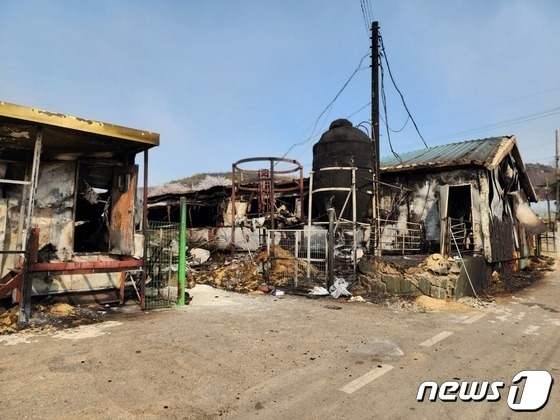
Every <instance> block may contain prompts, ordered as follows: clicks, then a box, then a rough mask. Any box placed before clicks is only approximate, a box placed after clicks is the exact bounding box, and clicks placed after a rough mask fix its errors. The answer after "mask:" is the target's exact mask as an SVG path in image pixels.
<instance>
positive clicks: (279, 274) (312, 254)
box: [266, 230, 327, 289]
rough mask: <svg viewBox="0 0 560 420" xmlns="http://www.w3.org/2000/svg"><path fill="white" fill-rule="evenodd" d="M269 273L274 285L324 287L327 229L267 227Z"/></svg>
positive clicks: (306, 287)
mask: <svg viewBox="0 0 560 420" xmlns="http://www.w3.org/2000/svg"><path fill="white" fill-rule="evenodd" d="M267 256H268V258H267V260H268V261H267V262H268V268H267V273H266V274H267V276H268V277H269V280H271V281H272V282H273V283H274V284H276V285H278V286H284V287H287V288H294V289H309V288H313V287H314V286H323V287H324V286H325V285H326V280H327V231H326V230H311V231H309V230H268V231H267Z"/></svg>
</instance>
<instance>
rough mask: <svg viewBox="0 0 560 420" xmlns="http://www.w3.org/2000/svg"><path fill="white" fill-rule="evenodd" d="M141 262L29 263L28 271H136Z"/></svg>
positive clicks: (140, 266) (141, 264)
mask: <svg viewBox="0 0 560 420" xmlns="http://www.w3.org/2000/svg"><path fill="white" fill-rule="evenodd" d="M142 266H143V261H142V260H125V261H83V262H54V263H40V262H37V263H31V264H29V271H33V272H36V271H60V272H65V274H72V272H73V271H77V270H109V271H110V270H115V271H121V270H138V269H140V268H142Z"/></svg>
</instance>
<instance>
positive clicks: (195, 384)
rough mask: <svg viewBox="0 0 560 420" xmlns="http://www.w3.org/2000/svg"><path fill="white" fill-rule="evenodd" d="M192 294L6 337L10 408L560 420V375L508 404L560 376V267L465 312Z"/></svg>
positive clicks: (35, 413) (54, 412)
mask: <svg viewBox="0 0 560 420" xmlns="http://www.w3.org/2000/svg"><path fill="white" fill-rule="evenodd" d="M192 294H193V295H194V299H193V301H192V302H191V304H190V305H189V306H186V307H183V308H173V309H165V310H157V311H146V312H141V313H137V314H134V315H130V316H126V317H118V318H115V319H113V320H111V321H108V322H105V323H101V324H94V325H89V326H82V327H78V328H73V329H67V330H60V331H53V330H50V331H42V332H35V333H18V334H13V335H10V336H0V390H1V391H0V418H6V419H12V418H76V417H77V416H78V417H87V418H188V419H199V418H200V419H207V418H233V419H257V418H262V419H292V418H293V419H295V418H304V419H325V418H336V419H368V418H395V419H396V418H399V419H400V418H414V419H418V418H461V419H464V418H466V419H478V418H492V419H494V418H500V419H501V418H518V417H529V418H550V419H552V418H558V412H559V411H560V396H559V389H558V386H559V385H558V383H556V384H554V385H553V386H552V390H551V393H550V398H549V400H548V403H547V404H546V405H545V406H544V408H542V409H541V410H540V411H537V412H516V411H513V410H512V409H510V407H509V406H508V403H507V396H508V393H509V392H510V389H511V386H512V379H513V377H514V376H515V375H516V374H517V373H519V372H521V371H527V370H545V371H548V372H549V373H550V374H551V375H552V377H553V378H554V379H556V381H557V382H558V380H559V379H560V355H559V352H558V350H557V349H558V345H559V344H560V334H559V331H560V312H559V311H560V276H559V275H558V273H557V272H554V273H551V274H550V275H549V276H548V277H547V278H546V279H545V280H542V281H541V282H540V283H539V284H537V285H535V286H533V287H531V288H530V289H527V290H525V291H524V292H522V293H519V294H517V295H515V296H512V297H511V298H507V299H504V300H502V301H499V302H497V303H495V304H494V305H492V306H491V307H489V308H486V309H483V310H472V311H471V312H459V313H451V312H434V313H432V312H431V313H424V312H418V311H415V310H411V309H407V308H400V307H398V305H396V306H386V305H372V304H367V303H351V302H343V301H336V300H332V299H319V300H313V299H306V298H303V297H294V296H287V297H285V298H283V299H277V298H274V297H272V296H250V295H239V294H233V293H227V292H224V291H219V290H214V289H210V288H209V287H208V286H196V287H195V288H194V289H193V290H192ZM424 381H433V382H436V383H437V385H438V386H440V385H441V384H442V383H443V382H445V381H454V382H458V383H461V382H468V383H470V382H475V381H476V382H479V383H480V382H483V381H488V382H489V383H492V382H503V383H504V385H503V387H502V388H500V389H499V391H500V395H501V399H500V400H499V401H486V400H484V401H479V402H475V401H469V402H462V401H459V400H458V401H450V402H444V401H441V400H439V398H438V399H437V400H436V401H433V402H432V401H428V398H427V397H426V398H424V400H423V401H418V400H417V393H418V388H419V386H420V384H421V383H422V382H424ZM528 381H529V380H527V383H528ZM523 383H524V382H523V381H522V382H521V383H520V384H518V386H519V387H520V390H524V388H523ZM527 388H528V386H527ZM448 394H449V393H448ZM451 394H453V393H451ZM520 394H521V392H520ZM528 394H529V392H528ZM523 398H525V395H524V397H523ZM516 402H517V403H518V404H519V403H520V400H519V397H518V399H517V400H516ZM516 402H515V401H514V403H516Z"/></svg>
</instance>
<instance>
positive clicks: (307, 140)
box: [282, 51, 370, 158]
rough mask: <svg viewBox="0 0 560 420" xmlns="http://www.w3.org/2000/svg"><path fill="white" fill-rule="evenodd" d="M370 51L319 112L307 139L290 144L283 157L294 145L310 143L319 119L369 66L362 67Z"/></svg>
mask: <svg viewBox="0 0 560 420" xmlns="http://www.w3.org/2000/svg"><path fill="white" fill-rule="evenodd" d="M369 54H370V53H369V51H368V52H367V54H365V55H364V56H363V57H362V58H361V60H360V63H359V64H358V66H357V67H356V69H355V70H354V72H353V73H352V74H351V75H350V77H349V78H348V80H346V82H345V83H344V85H343V86H342V87H341V88H340V90H339V91H338V93H337V94H336V95H335V96H334V98H333V100H332V101H331V102H330V103H329V104H328V105H327V106H326V107H325V109H323V111H322V112H321V113H320V114H319V116H318V117H317V119H316V120H315V123H314V124H313V125H312V127H313V130H312V131H311V134H310V135H309V137H308V138H307V139H305V140H304V141H300V142H296V143H294V144H292V145H291V146H290V148H289V149H288V150H287V151H286V153H284V155H283V156H282V158H285V157H286V156H287V155H288V153H290V152H291V151H292V149H293V148H294V147H297V146H303V145H304V144H306V143H308V142H309V140H311V139H312V138H313V136H314V135H315V131H316V129H317V125H318V124H319V121H320V120H321V118H322V117H323V115H325V113H326V112H327V111H329V110H330V108H331V107H332V106H333V105H334V103H335V102H336V100H337V99H338V98H339V96H340V95H341V94H342V92H344V90H345V89H346V87H347V86H348V84H349V83H350V81H351V80H352V79H353V78H354V76H355V75H356V73H358V72H359V71H360V70H364V69H366V68H368V67H362V63H363V62H364V60H365V59H366V58H367V57H369Z"/></svg>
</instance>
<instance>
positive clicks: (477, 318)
mask: <svg viewBox="0 0 560 420" xmlns="http://www.w3.org/2000/svg"><path fill="white" fill-rule="evenodd" d="M485 316H486V312H483V313H481V314H477V315H473V316H471V317H470V318H467V319H465V320H464V321H463V324H472V323H474V322H476V321H478V320H479V319H481V318H484V317H485Z"/></svg>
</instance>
